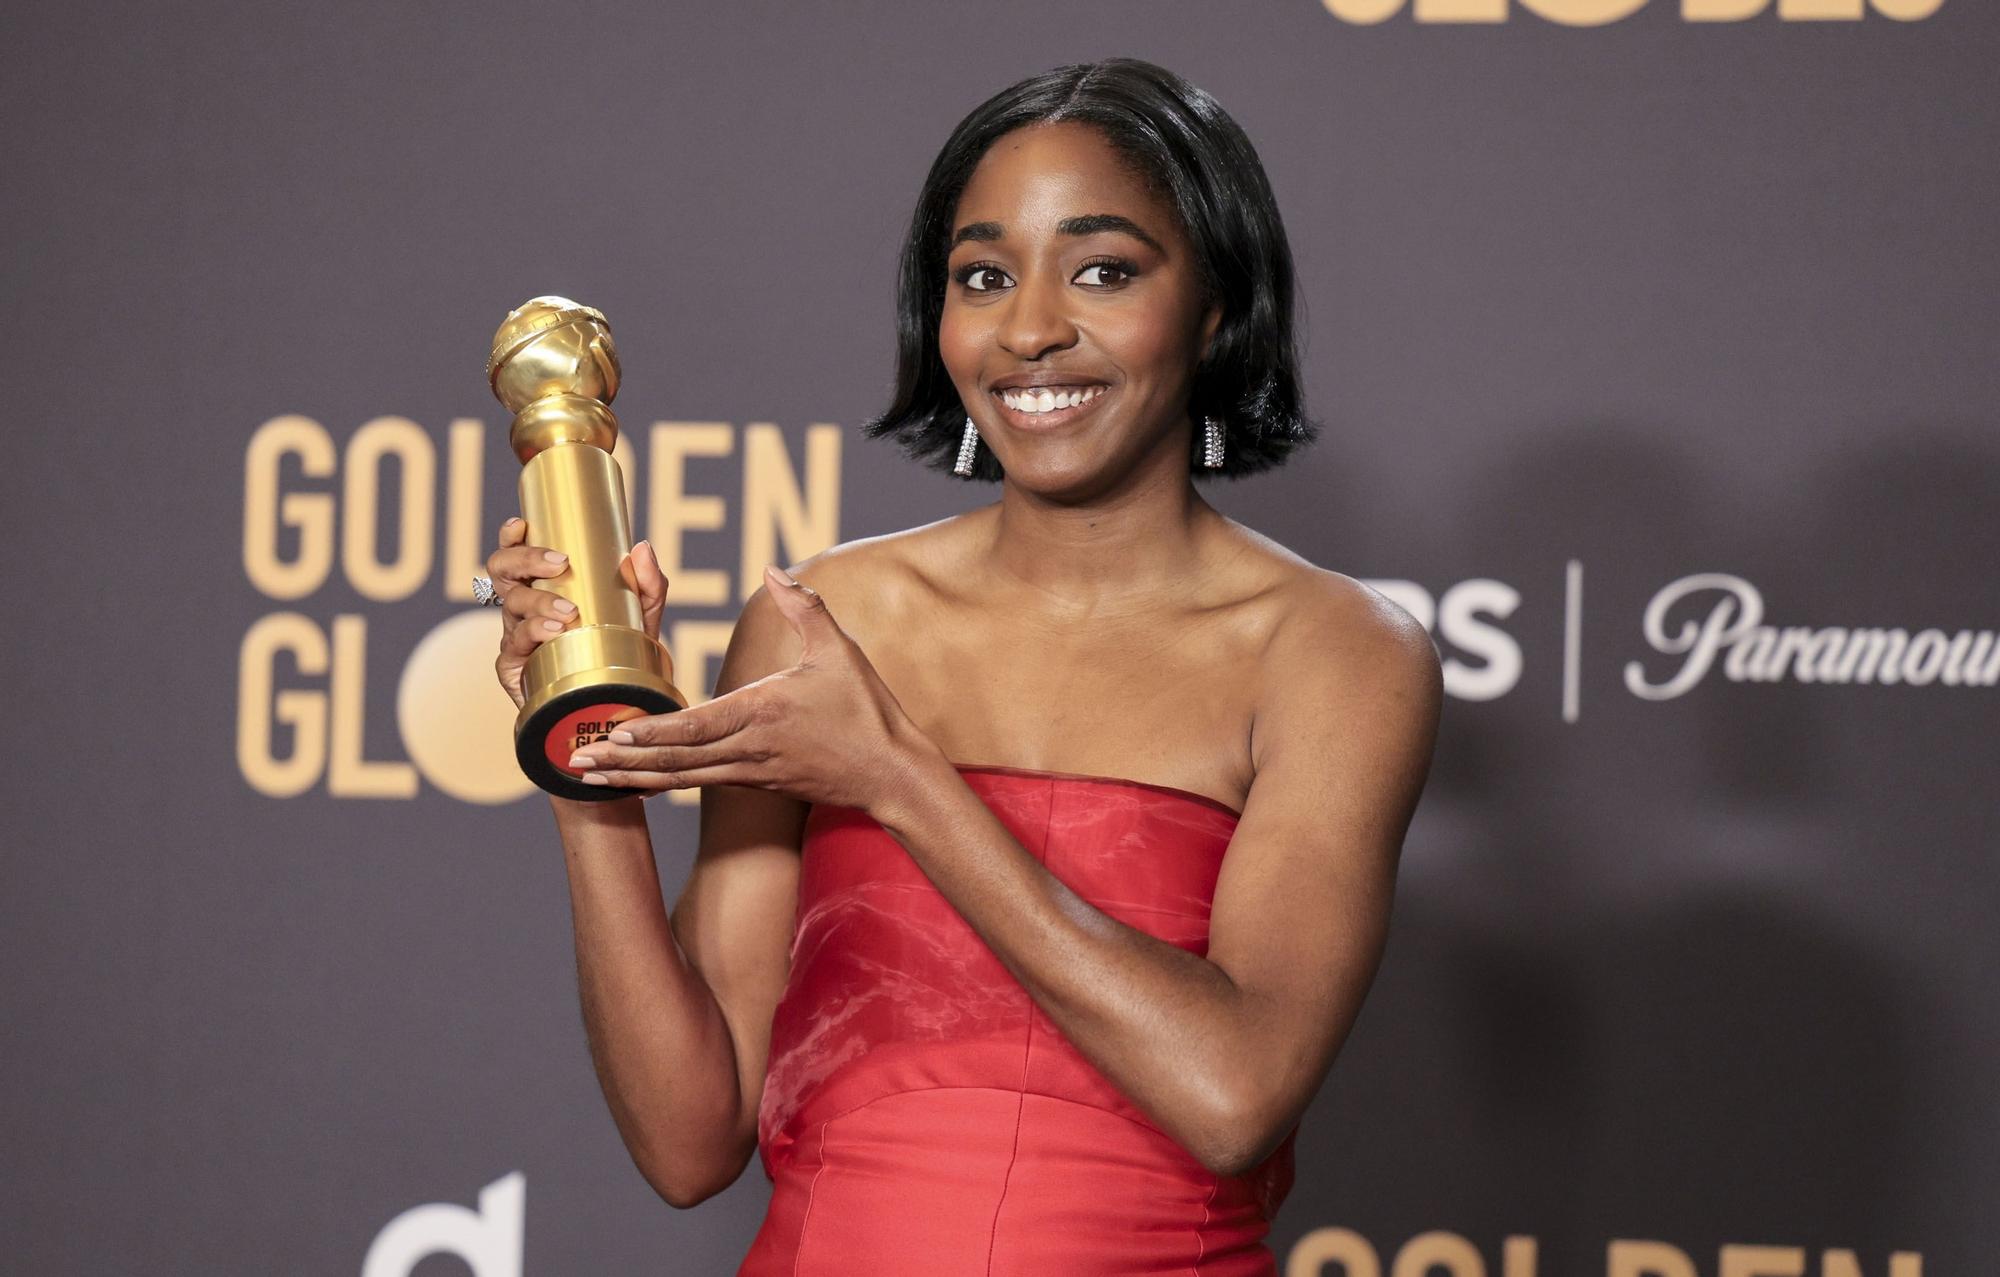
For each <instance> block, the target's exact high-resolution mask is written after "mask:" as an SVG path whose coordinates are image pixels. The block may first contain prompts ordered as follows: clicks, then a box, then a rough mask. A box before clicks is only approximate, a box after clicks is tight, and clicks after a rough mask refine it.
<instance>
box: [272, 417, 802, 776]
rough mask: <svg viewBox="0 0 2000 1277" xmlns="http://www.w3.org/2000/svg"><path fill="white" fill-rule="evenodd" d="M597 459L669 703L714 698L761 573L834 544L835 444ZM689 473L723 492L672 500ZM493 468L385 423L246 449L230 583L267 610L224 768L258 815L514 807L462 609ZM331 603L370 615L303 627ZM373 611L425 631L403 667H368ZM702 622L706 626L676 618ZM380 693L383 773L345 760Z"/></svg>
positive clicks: (744, 434)
mask: <svg viewBox="0 0 2000 1277" xmlns="http://www.w3.org/2000/svg"><path fill="white" fill-rule="evenodd" d="M504 430H505V427H504V426H503V427H501V432H502V433H504ZM635 435H636V436H637V440H636V442H635V440H634V436H635ZM795 448H798V449H799V450H800V455H798V456H796V457H795V455H794V449H795ZM615 455H616V456H617V458H618V463H619V466H620V468H621V469H622V470H623V472H624V475H625V483H626V499H627V502H628V504H629V506H630V508H631V510H632V512H633V523H634V525H635V527H636V528H637V529H638V530H639V533H640V535H642V536H645V537H648V538H650V539H651V541H652V543H653V547H654V549H655V550H656V551H657V552H658V554H659V558H660V566H661V567H662V569H664V570H665V572H666V574H667V577H668V580H669V582H670V586H669V591H668V602H667V626H666V632H665V633H664V634H663V635H662V637H663V638H665V639H666V641H667V646H668V649H669V650H670V651H672V652H673V654H674V663H675V668H676V670H677V671H678V672H679V674H680V679H679V681H680V685H681V687H682V688H683V690H685V691H686V692H687V694H688V695H689V696H691V697H694V698H695V699H696V700H697V701H698V700H700V699H703V697H702V692H703V690H704V689H706V688H708V687H709V686H711V685H712V684H713V682H714V676H715V674H714V663H715V662H716V661H717V660H719V659H720V657H721V655H722V653H723V651H724V649H725V648H726V647H727V646H728V642H729V635H730V632H731V630H732V629H733V628H734V620H733V618H734V615H735V610H736V605H740V604H741V602H742V601H743V600H744V599H747V598H749V597H750V595H751V594H753V593H755V592H756V589H757V587H758V585H759V583H760V582H761V581H762V574H763V569H764V566H765V565H766V564H768V563H796V562H798V561H799V560H800V559H804V558H807V557H809V556H811V555H814V554H817V553H819V552H820V551H821V550H824V549H826V548H827V547H829V546H831V545H833V544H835V542H836V541H837V540H838V539H839V528H840V464H841V430H840V427H838V426H834V425H824V424H815V425H811V426H808V427H807V428H806V429H805V431H804V433H803V438H802V439H798V440H793V441H790V442H788V440H787V438H786V435H785V433H784V432H782V431H780V430H779V428H778V427H777V426H775V425H771V424H768V423H756V424H750V425H743V426H738V425H735V424H733V423H730V422H719V421H699V422H694V421H682V422H660V423H658V424H656V425H654V426H653V427H652V429H651V430H650V432H642V431H628V432H626V434H625V435H623V436H621V437H620V438H619V440H618V448H617V452H616V454H615ZM695 462H704V463H705V464H703V465H701V466H700V467H699V469H700V471H701V473H702V474H704V475H718V476H728V475H730V473H731V470H732V468H733V470H734V478H733V479H703V480H695V479H692V478H691V476H690V464H691V463H695ZM502 465H505V466H507V467H508V468H509V470H510V474H509V483H510V484H511V483H512V481H513V475H512V473H511V472H512V470H513V468H514V463H513V462H512V460H511V458H510V457H509V456H508V453H507V450H506V448H505V446H504V440H503V439H501V438H497V437H493V436H491V435H489V432H488V430H487V428H486V426H485V424H484V423H483V422H481V421H478V420H474V419H468V418H462V419H460V420H457V421H453V422H452V423H451V424H450V426H449V427H448V428H447V430H446V431H445V435H444V441H443V444H442V446H440V444H439V442H438V441H437V440H436V439H434V438H433V437H432V435H431V434H430V432H429V431H427V430H425V429H424V428H423V427H422V426H420V425H418V424H417V423H416V422H414V421H411V420H409V419H408V418H404V417H393V416H390V417H377V418H375V419H374V420H372V421H369V422H367V423H366V424H364V425H362V426H361V427H360V428H359V429H357V430H355V431H354V432H353V434H352V435H350V436H349V437H348V438H347V439H346V441H345V442H344V443H338V444H337V443H336V442H335V440H334V437H333V435H332V433H331V432H330V431H328V430H327V428H326V427H325V426H323V425H321V424H320V423H319V422H317V421H314V420H313V419H311V418H310V417H303V416H282V417H274V418H272V419H271V420H270V421H267V422H265V423H264V424H263V425H261V426H259V427H258V428H257V429H256V431H255V432H253V433H252V435H251V436H250V442H249V445H248V446H247V447H246V448H245V449H244V457H243V572H244V575H245V577H246V578H248V580H249V582H250V585H251V586H252V587H253V588H255V589H256V591H257V592H258V593H259V594H260V595H261V596H262V597H264V598H265V599H268V600H271V601H272V602H273V603H275V604H279V605H281V606H280V607H278V608H277V609H276V610H273V611H272V612H270V613H269V614H267V615H265V616H263V617H261V618H259V619H258V620H256V621H254V622H253V623H252V624H251V625H250V627H249V629H248V631H247V632H246V633H245V634H244V635H243V641H242V644H241V646H240V648H239V651H238V660H237V716H236V759H237V764H238V766H239V768H240V769H241V771H242V773H243V779H244V780H245V781H246V782H247V783H248V784H249V785H250V787H251V788H252V789H254V790H256V791H257V792H259V793H261V794H265V795H267V796H269V797H272V798H289V797H293V796H295V795H298V794H303V793H307V792H309V791H312V790H314V789H318V788H324V790H325V792H327V793H329V794H332V795H333V796H335V797H339V798H414V797H416V796H417V794H418V792H419V791H420V789H421V787H422V782H428V783H429V784H430V785H432V786H433V787H435V788H437V789H439V790H442V791H444V792H445V793H447V794H450V795H452V796H453V797H456V798H460V799H464V800H465V801H468V802H479V803H501V802H508V801H511V800H513V799H516V798H520V797H522V796H523V795H525V794H527V793H529V792H530V791H531V786H530V785H529V782H528V780H527V778H526V777H525V776H523V775H522V774H521V771H520V768H519V766H518V765H517V764H516V763H515V762H514V757H513V720H514V707H513V705H512V703H511V702H509V701H508V699H507V697H506V694H505V693H503V692H502V691H501V690H500V687H499V685H498V683H497V682H496V681H495V679H494V677H493V658H494V656H495V654H496V652H497V651H498V644H499V638H500V616H499V613H498V610H497V609H493V608H473V607H470V606H469V605H470V604H471V602H472V578H473V577H474V576H475V575H479V574H481V573H483V572H484V571H485V562H486V556H487V554H489V553H490V552H491V549H492V545H493V541H494V537H495V534H496V528H497V527H498V525H499V522H500V520H501V519H503V518H505V517H507V515H510V514H513V513H515V510H514V506H513V503H512V502H511V500H510V501H509V503H508V507H507V509H506V510H505V511H488V510H486V509H485V508H483V506H484V496H485V492H486V489H487V478H488V474H489V469H488V468H489V467H499V466H502ZM392 477H393V481H391V480H392ZM641 496H643V497H644V501H643V503H642V502H641V501H640V500H639V499H638V498H639V497H641ZM690 533H696V534H701V533H709V534H714V533H720V534H722V535H723V537H724V538H725V540H726V539H727V538H728V537H729V536H730V535H731V534H733V536H734V540H735V546H734V549H735V551H736V553H735V554H734V555H733V556H731V557H733V558H734V559H735V562H734V563H733V564H731V565H729V566H722V565H720V564H717V563H715V562H712V561H710V562H702V561H700V560H699V558H697V560H696V561H694V562H689V561H687V560H688V559H689V558H690V557H691V556H690V555H688V554H687V553H685V552H684V551H685V549H686V542H687V537H688V534H690ZM702 544H703V545H705V546H707V545H713V544H714V541H713V540H712V539H704V540H703V541H702ZM335 585H344V586H345V587H347V588H346V591H340V592H339V593H340V594H341V596H342V597H347V596H348V593H349V592H351V595H353V596H359V598H360V599H361V600H364V601H365V602H366V603H367V604H370V605H373V606H372V607H370V608H369V609H368V610H354V609H353V605H352V604H349V605H348V608H349V610H336V609H333V608H327V607H324V606H322V607H314V606H313V604H314V600H315V598H317V597H318V596H320V595H321V594H322V592H323V591H331V590H332V589H333V587H334V586H335ZM392 606H395V607H425V608H428V609H429V610H430V611H431V612H435V613H437V614H439V615H441V616H442V617H443V619H442V620H440V621H439V623H438V624H436V625H435V627H434V628H432V629H431V630H430V631H429V632H428V633H427V634H425V635H424V636H423V637H422V638H421V639H420V640H419V641H417V642H416V643H415V644H414V646H410V647H408V648H407V649H406V650H400V651H381V650H371V646H372V645H371V638H370V626H369V622H370V620H371V619H378V620H379V619H380V617H381V616H382V614H383V611H384V610H386V609H388V608H390V607H392ZM701 609H721V610H723V617H722V619H716V618H714V617H710V618H702V617H699V616H690V615H689V613H690V611H698V610H701ZM385 678H387V679H395V680H396V684H395V687H396V692H395V719H396V728H397V733H396V734H397V736H398V737H399V738H400V740H401V744H402V747H403V754H402V756H401V757H396V756H379V757H371V756H369V755H368V753H367V752H366V749H365V743H366V742H367V741H368V740H369V738H370V736H369V732H368V730H367V728H368V724H367V713H368V707H369V705H370V704H371V697H370V695H369V692H370V688H371V686H372V684H371V680H380V679H385ZM376 735H377V737H378V738H379V735H380V733H379V732H378V733H376ZM671 800H672V801H675V802H679V803H693V802H696V801H698V796H697V794H696V793H695V792H693V791H685V792H676V793H675V794H673V795H671Z"/></svg>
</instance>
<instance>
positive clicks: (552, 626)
mask: <svg viewBox="0 0 2000 1277" xmlns="http://www.w3.org/2000/svg"><path fill="white" fill-rule="evenodd" d="M562 627H563V623H562V622H561V621H558V620H555V619H553V618H551V617H546V616H545V617H543V618H542V628H543V629H545V630H547V631H548V632H549V633H551V634H553V633H555V632H556V631H557V630H560V629H561V628H562Z"/></svg>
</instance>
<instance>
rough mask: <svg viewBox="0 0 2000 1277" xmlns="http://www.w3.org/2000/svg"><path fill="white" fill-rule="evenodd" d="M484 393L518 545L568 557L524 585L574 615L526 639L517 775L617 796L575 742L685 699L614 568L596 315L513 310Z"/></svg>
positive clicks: (609, 441) (617, 527)
mask: <svg viewBox="0 0 2000 1277" xmlns="http://www.w3.org/2000/svg"><path fill="white" fill-rule="evenodd" d="M486 377H487V380H488V381H489V382H491V383H492V386H493V394H494V396H495V397H496V398H498V399H499V400H500V402H501V403H502V404H504V405H506V408H507V410H508V411H509V412H511V413H513V414H514V426H513V429H512V430H511V431H509V433H508V436H507V442H508V443H509V445H510V446H512V448H513V449H514V455H515V456H517V457H519V458H520V459H521V517H522V518H523V519H525V520H527V523H528V533H527V540H526V542H525V544H528V545H541V546H547V547H549V548H550V549H554V550H561V551H562V552H563V553H564V554H567V555H568V556H569V564H568V566H567V567H566V568H565V570H564V571H563V573H562V574H561V575H560V576H555V577H545V578H543V579H541V580H538V581H536V582H535V583H534V588H535V589H538V590H550V591H553V592H554V593H557V594H560V595H562V596H563V597H564V598H566V599H568V600H569V601H570V602H572V603H574V604H576V610H577V619H576V624H575V625H573V626H571V627H570V628H569V629H566V630H564V631H563V632H562V633H560V634H558V635H556V636H555V637H554V638H552V639H550V640H549V641H548V642H546V643H543V644H542V645H541V646H540V647H537V648H536V649H535V651H534V654H533V655H532V656H530V657H529V658H528V665H527V668H526V669H525V670H524V671H523V673H522V679H521V690H522V692H523V694H524V696H525V699H524V700H523V702H522V705H521V712H520V715H519V716H518V717H517V718H515V720H514V757H515V758H516V759H518V760H519V761H520V764H521V770H522V771H523V772H526V773H527V776H528V779H530V780H532V781H534V782H535V784H537V785H539V786H541V787H542V788H543V789H545V790H547V791H548V792H549V793H551V794H555V795H557V796H558V797H562V798H581V799H608V798H626V797H630V796H631V795H632V794H633V793H634V792H636V791H633V790H630V789H621V788H617V787H614V786H609V785H586V784H584V783H583V782H582V781H581V780H580V779H578V777H579V776H580V775H581V773H580V772H577V771H574V770H572V769H571V768H570V766H569V760H570V756H571V755H572V754H573V753H575V752H576V749H577V747H578V746H580V745H586V744H589V743H590V742H591V741H594V740H603V739H604V738H605V736H607V735H609V734H610V732H611V729H612V728H613V727H615V726H616V725H617V724H618V723H620V722H622V721H624V720H625V719H628V718H637V717H639V716H640V715H643V714H665V713H668V712H670V711H673V710H678V709H685V708H687V698H686V697H685V696H682V695H681V694H680V691H679V689H677V688H676V687H675V686H674V684H673V672H674V663H673V659H672V658H671V657H669V656H668V655H667V649H666V648H665V647H664V646H663V645H662V644H661V643H660V641H659V640H658V639H656V638H653V637H652V636H651V635H649V634H647V633H646V630H645V620H644V618H643V617H642V616H641V615H640V608H639V596H638V595H637V594H635V593H633V592H632V590H631V588H630V587H629V586H627V585H626V584H625V581H624V578H622V577H621V576H619V574H618V563H619V561H620V560H621V559H622V558H623V557H624V555H625V553H626V551H627V550H628V549H629V548H630V546H631V544H632V520H631V516H630V515H629V514H628V513H627V512H626V509H625V484H624V478H623V476H622V475H621V474H620V473H619V470H618V463H617V462H616V461H614V460H613V459H612V457H611V449H612V447H613V445H615V444H616V443H617V442H618V418H617V417H615V416H613V415H612V413H611V409H610V407H609V405H610V403H611V400H612V397H613V396H614V395H616V394H617V393H618V350H617V348H616V347H615V346H613V345H612V344H611V327H610V325H609V324H607V323H606V322H605V319H604V315H603V314H602V313H601V312H600V311H597V310H595V309H593V308H591V307H589V306H583V305H579V304H578V303H576V302H573V301H571V300H569V299H568V298H566V297H537V298H534V299H533V300H531V301H528V302H524V303H522V305H520V306H519V307H517V308H516V309H515V310H513V311H512V312H511V313H509V314H508V316H507V318H506V319H505V320H504V321H503V322H502V323H501V325H500V331H499V332H497V333H495V334H494V335H493V353H492V354H491V355H490V356H489V357H488V358H487V361H486Z"/></svg>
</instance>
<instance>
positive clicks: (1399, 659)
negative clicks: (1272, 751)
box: [1232, 524, 1443, 754]
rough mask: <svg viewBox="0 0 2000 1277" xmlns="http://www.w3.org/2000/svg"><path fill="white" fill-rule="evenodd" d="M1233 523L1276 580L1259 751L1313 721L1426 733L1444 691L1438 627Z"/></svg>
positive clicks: (1349, 729)
mask: <svg viewBox="0 0 2000 1277" xmlns="http://www.w3.org/2000/svg"><path fill="white" fill-rule="evenodd" d="M1232 530H1233V532H1234V533H1235V534H1236V535H1237V536H1239V537H1241V538H1242V539H1243V540H1244V542H1245V543H1246V545H1247V546H1248V551H1247V557H1248V558H1249V559H1250V560H1251V561H1252V562H1254V563H1256V564H1257V571H1258V573H1261V574H1262V575H1264V576H1265V577H1266V578H1267V581H1268V584H1267V585H1266V587H1265V588H1264V589H1263V590H1262V591H1260V595H1261V604H1262V605H1261V606H1260V608H1259V609H1258V610H1259V613H1260V626H1259V628H1260V630H1261V634H1262V643H1261V645H1260V646H1261V649H1262V652H1261V657H1260V659H1259V660H1258V662H1257V665H1256V668H1257V679H1256V683H1257V687H1256V692H1255V702H1256V710H1255V726H1254V727H1253V731H1252V739H1253V742H1255V747H1254V749H1255V752H1256V753H1258V754H1262V753H1263V752H1264V747H1265V746H1266V745H1268V744H1269V743H1270V739H1269V737H1270V733H1271V731H1272V730H1273V729H1282V730H1285V731H1287V732H1289V733H1293V734H1298V733H1304V734H1307V735H1312V734H1315V730H1314V729H1313V728H1312V727H1311V726H1310V724H1311V723H1312V722H1314V721H1320V722H1325V723H1327V724H1328V726H1327V727H1326V728H1323V729H1320V730H1324V731H1327V732H1329V733H1332V732H1345V733H1349V734H1353V733H1355V732H1357V731H1369V730H1372V729H1376V728H1380V729H1382V730H1385V731H1386V732H1387V733H1389V734H1392V735H1411V736H1415V737H1423V738H1427V737H1428V736H1429V735H1430V733H1431V732H1432V731H1433V730H1434V728H1435V725H1436V720H1437V715H1438V709H1439V705H1440V702H1441V700H1442V694H1443V674H1442V669H1441V666H1440V663H1439V660H1438V651H1437V646H1436V644H1435V643H1434V642H1433V641H1432V639H1431V636H1430V632H1429V631H1428V630H1426V629H1425V628H1424V627H1423V625H1422V624H1421V623H1420V622H1418V620H1417V619H1416V618H1415V617H1413V616H1411V615H1410V613H1409V612H1408V611H1406V610H1404V609H1403V608H1402V607H1401V606H1400V605H1398V604H1396V603H1395V602H1393V601H1392V600H1390V599H1389V598H1388V597H1387V596H1386V595H1384V594H1382V593H1381V592H1380V591H1378V590H1375V589H1373V588H1371V587H1369V586H1367V585H1364V584H1363V583H1362V582H1360V581H1357V580H1355V579H1354V578H1353V577H1351V576H1348V575H1346V574H1344V573H1341V572H1337V571H1334V570H1332V569H1329V568H1322V567H1319V566H1318V565H1316V564H1314V563H1311V562H1309V561H1308V560H1306V559H1305V558H1303V557H1301V556H1300V555H1298V554H1296V553H1294V552H1293V551H1291V550H1289V549H1287V548H1286V547H1284V546H1283V545H1280V544H1279V543H1278V542H1276V541H1273V540H1271V539H1270V538H1268V537H1265V536H1263V535H1262V534H1260V533H1257V532H1255V531H1253V530H1251V529H1248V528H1245V527H1242V525H1240V524H1239V525H1235V526H1234V528H1233V529H1232ZM1341 719H1344V720H1345V721H1337V720H1341Z"/></svg>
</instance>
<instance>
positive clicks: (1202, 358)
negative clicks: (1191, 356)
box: [1195, 302, 1222, 364]
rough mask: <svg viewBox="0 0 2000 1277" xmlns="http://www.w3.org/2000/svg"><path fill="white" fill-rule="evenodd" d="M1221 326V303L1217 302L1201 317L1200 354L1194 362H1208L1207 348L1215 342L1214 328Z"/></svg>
mask: <svg viewBox="0 0 2000 1277" xmlns="http://www.w3.org/2000/svg"><path fill="white" fill-rule="evenodd" d="M1221 326H1222V303H1221V302H1217V303H1216V304H1215V305H1213V306H1210V307H1209V308H1208V311H1207V313H1206V314H1204V315H1203V316H1202V318H1201V354H1200V355H1198V356H1196V358H1195V362H1196V363H1198V364H1199V363H1206V362H1208V351H1209V348H1210V347H1211V346H1213V345H1214V344H1215V330H1216V329H1218V328H1220V327H1221Z"/></svg>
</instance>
